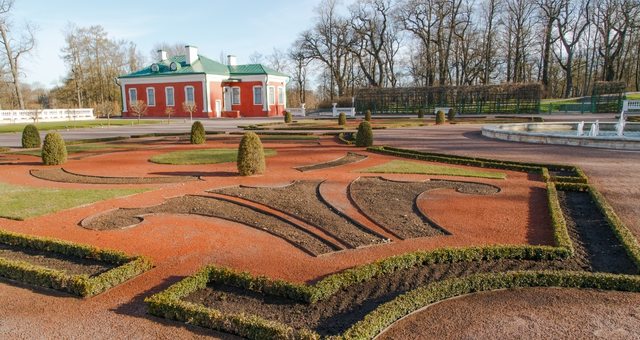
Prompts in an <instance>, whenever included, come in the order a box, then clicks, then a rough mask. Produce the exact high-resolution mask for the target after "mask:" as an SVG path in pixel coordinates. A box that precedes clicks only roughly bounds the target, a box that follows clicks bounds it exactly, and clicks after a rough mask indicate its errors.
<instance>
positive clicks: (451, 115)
mask: <svg viewBox="0 0 640 340" xmlns="http://www.w3.org/2000/svg"><path fill="white" fill-rule="evenodd" d="M454 119H456V111H454V110H453V109H449V112H447V120H448V121H452V120H454Z"/></svg>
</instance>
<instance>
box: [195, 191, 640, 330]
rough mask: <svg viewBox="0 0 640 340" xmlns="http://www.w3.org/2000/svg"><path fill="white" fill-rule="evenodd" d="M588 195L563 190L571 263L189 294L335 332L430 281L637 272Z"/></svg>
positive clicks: (428, 270) (482, 264)
mask: <svg viewBox="0 0 640 340" xmlns="http://www.w3.org/2000/svg"><path fill="white" fill-rule="evenodd" d="M584 195H588V194H585V193H574V192H566V193H562V200H561V205H562V208H563V211H564V213H565V215H566V219H567V221H568V226H567V227H568V228H569V230H570V235H571V238H572V241H573V242H574V247H575V248H576V255H575V256H574V257H572V258H570V259H568V260H565V261H524V260H499V261H476V262H464V263H450V264H436V265H428V266H419V267H414V268H410V269H405V270H400V271H397V272H396V273H394V274H393V275H388V276H381V277H376V278H374V279H372V280H370V281H368V282H364V283H360V284H357V285H354V286H351V287H349V289H346V290H342V291H340V292H339V293H337V294H336V295H334V296H332V297H330V298H329V299H327V300H324V301H320V302H318V303H316V304H312V305H308V304H304V303H299V302H296V301H292V300H289V299H285V298H281V297H276V296H270V295H265V294H260V293H255V292H251V291H247V290H244V289H240V288H236V287H231V286H226V285H218V284H210V285H209V286H208V287H207V288H205V289H202V290H199V291H197V292H195V293H193V294H191V295H190V296H188V297H186V298H185V300H186V301H190V302H194V303H198V304H203V305H205V306H208V307H211V308H214V309H217V310H221V311H223V312H227V313H240V312H245V313H251V314H256V315H259V316H261V317H264V318H266V319H270V320H277V321H280V322H283V323H285V324H288V325H290V326H292V327H295V328H310V329H313V330H315V331H317V332H318V333H320V334H322V335H335V334H339V333H341V332H343V331H344V330H346V329H347V328H349V327H350V326H351V325H352V324H353V323H355V322H357V321H359V320H361V319H362V318H363V317H364V316H365V315H366V314H368V313H369V312H371V311H372V310H373V309H375V308H376V307H377V306H379V305H380V304H382V303H385V302H387V301H390V300H392V299H393V298H395V297H397V296H398V295H400V294H402V293H405V292H407V291H409V290H412V289H415V288H417V287H420V286H423V285H425V284H428V283H431V282H436V281H440V280H444V279H447V278H454V277H463V276H467V275H471V274H476V273H486V272H505V271H513V270H574V271H575V270H586V271H602V272H610V273H622V274H637V273H638V268H636V266H635V265H634V264H633V262H631V260H630V259H629V258H628V256H627V254H626V253H624V252H623V251H622V252H621V251H619V250H620V249H621V246H620V243H619V242H618V240H617V239H616V238H615V236H613V231H612V230H611V229H610V227H609V226H608V225H606V224H604V225H603V224H602V221H603V219H604V217H603V216H602V214H601V213H600V212H599V211H598V209H597V207H596V206H595V204H593V202H591V201H590V200H588V199H584Z"/></svg>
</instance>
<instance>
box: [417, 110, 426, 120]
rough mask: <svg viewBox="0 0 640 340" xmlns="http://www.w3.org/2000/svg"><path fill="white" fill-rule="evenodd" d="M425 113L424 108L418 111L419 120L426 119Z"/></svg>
mask: <svg viewBox="0 0 640 340" xmlns="http://www.w3.org/2000/svg"><path fill="white" fill-rule="evenodd" d="M424 111H425V109H423V108H420V109H418V118H424Z"/></svg>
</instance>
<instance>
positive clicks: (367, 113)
mask: <svg viewBox="0 0 640 340" xmlns="http://www.w3.org/2000/svg"><path fill="white" fill-rule="evenodd" d="M364 120H366V121H367V122H370V121H371V110H367V111H365V112H364Z"/></svg>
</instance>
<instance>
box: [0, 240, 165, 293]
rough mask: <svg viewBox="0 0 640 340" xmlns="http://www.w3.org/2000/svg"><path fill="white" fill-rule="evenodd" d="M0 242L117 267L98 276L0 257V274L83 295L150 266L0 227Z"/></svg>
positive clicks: (119, 254) (116, 254) (141, 259)
mask: <svg viewBox="0 0 640 340" xmlns="http://www.w3.org/2000/svg"><path fill="white" fill-rule="evenodd" d="M0 243H3V244H7V245H11V246H16V247H22V248H31V249H36V250H42V251H47V252H52V253H57V254H62V255H66V256H71V257H78V258H84V259H92V260H97V261H102V262H106V263H111V264H115V265H117V267H115V268H113V269H111V270H108V271H106V272H104V273H101V274H99V275H96V276H93V277H89V276H88V275H69V274H67V273H64V272H62V271H59V270H55V269H51V268H47V267H42V266H37V265H33V264H30V263H28V262H24V261H14V260H8V259H3V258H0V276H2V277H5V278H8V279H11V280H15V281H19V282H22V283H26V284H31V285H36V286H41V287H45V288H52V289H56V290H61V291H64V292H68V293H71V294H74V295H79V296H82V297H90V296H94V295H97V294H100V293H102V292H104V291H106V290H108V289H110V288H112V287H115V286H117V285H119V284H120V283H122V282H125V281H127V280H129V279H131V278H133V277H135V276H137V275H139V274H142V273H144V272H145V271H147V270H149V269H151V267H152V264H151V261H150V260H148V259H147V258H145V257H141V256H136V257H131V256H127V255H126V254H124V253H122V252H119V251H113V250H103V249H98V248H96V247H92V246H87V245H80V244H74V243H71V242H66V241H61V240H54V239H49V238H41V237H35V236H28V235H21V234H16V233H11V232H7V231H2V230H0Z"/></svg>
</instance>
